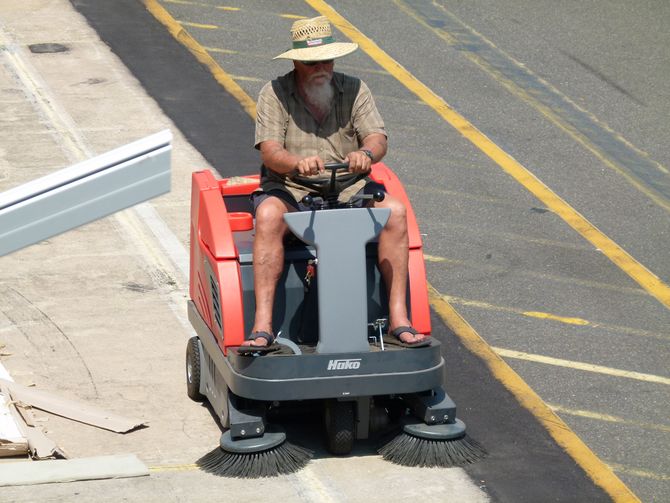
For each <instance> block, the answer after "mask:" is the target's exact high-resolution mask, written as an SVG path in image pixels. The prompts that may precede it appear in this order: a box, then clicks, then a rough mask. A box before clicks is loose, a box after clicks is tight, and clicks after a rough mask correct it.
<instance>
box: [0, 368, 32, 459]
mask: <svg viewBox="0 0 670 503" xmlns="http://www.w3.org/2000/svg"><path fill="white" fill-rule="evenodd" d="M2 370H4V369H3V368H2V365H0V373H1V371H2ZM3 391H4V392H3ZM10 407H12V405H11V398H10V396H9V393H8V391H7V390H6V389H3V386H2V385H1V384H0V457H7V456H21V455H22V454H27V453H28V439H27V438H26V437H25V435H24V434H23V433H22V430H21V427H20V426H19V424H18V423H17V421H16V419H15V418H14V415H13V414H12V411H11V410H10Z"/></svg>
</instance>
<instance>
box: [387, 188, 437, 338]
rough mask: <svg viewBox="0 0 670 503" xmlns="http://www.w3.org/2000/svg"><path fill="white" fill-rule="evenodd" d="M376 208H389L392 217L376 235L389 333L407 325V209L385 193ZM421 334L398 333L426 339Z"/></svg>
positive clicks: (404, 336)
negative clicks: (387, 299)
mask: <svg viewBox="0 0 670 503" xmlns="http://www.w3.org/2000/svg"><path fill="white" fill-rule="evenodd" d="M374 206H375V207H376V208H390V209H391V216H390V217H389V220H388V222H387V223H386V226H385V227H384V229H383V230H382V232H381V234H379V248H378V259H379V270H380V271H381V273H382V277H383V278H384V283H386V289H387V292H388V297H389V332H390V331H391V330H394V329H396V328H397V327H401V326H410V325H411V323H410V321H409V318H408V316H407V270H408V266H407V263H408V261H409V239H408V237H407V210H406V209H405V206H404V205H403V204H402V203H401V202H400V201H399V200H397V199H395V198H393V197H391V196H388V195H387V196H386V198H385V199H384V200H383V201H381V202H376V203H374ZM425 338H426V336H425V335H423V334H417V335H413V334H412V333H411V332H403V333H402V334H400V340H402V341H403V342H408V343H411V342H416V341H421V340H423V339H425Z"/></svg>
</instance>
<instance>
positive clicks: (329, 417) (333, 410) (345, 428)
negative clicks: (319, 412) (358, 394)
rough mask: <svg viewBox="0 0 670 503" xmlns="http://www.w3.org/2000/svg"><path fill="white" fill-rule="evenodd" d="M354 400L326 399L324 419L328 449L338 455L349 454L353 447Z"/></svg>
mask: <svg viewBox="0 0 670 503" xmlns="http://www.w3.org/2000/svg"><path fill="white" fill-rule="evenodd" d="M354 407H355V402H339V401H337V400H326V402H325V410H324V414H323V417H324V421H325V426H326V444H327V447H328V450H329V451H330V452H331V453H333V454H336V455H338V456H342V455H345V454H349V453H350V452H351V449H352V448H353V447H354V421H355V417H354V416H355V414H354V412H355V409H354Z"/></svg>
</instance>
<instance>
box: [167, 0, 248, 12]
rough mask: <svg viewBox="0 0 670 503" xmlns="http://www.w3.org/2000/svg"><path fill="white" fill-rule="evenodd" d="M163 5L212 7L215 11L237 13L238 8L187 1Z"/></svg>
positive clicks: (174, 0) (170, 1)
mask: <svg viewBox="0 0 670 503" xmlns="http://www.w3.org/2000/svg"><path fill="white" fill-rule="evenodd" d="M163 2H164V3H173V4H178V5H197V6H198V7H209V8H211V7H214V8H215V9H221V10H227V11H238V10H240V8H239V7H228V6H226V5H211V4H207V3H202V2H190V1H188V0H163Z"/></svg>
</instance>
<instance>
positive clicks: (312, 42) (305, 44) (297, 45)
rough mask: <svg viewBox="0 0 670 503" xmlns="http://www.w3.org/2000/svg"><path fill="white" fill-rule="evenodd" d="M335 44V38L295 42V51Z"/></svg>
mask: <svg viewBox="0 0 670 503" xmlns="http://www.w3.org/2000/svg"><path fill="white" fill-rule="evenodd" d="M334 42H335V38H334V37H321V38H314V39H311V40H310V39H308V40H296V41H294V42H293V48H294V49H307V48H308V47H318V46H320V45H326V44H332V43H334Z"/></svg>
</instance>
